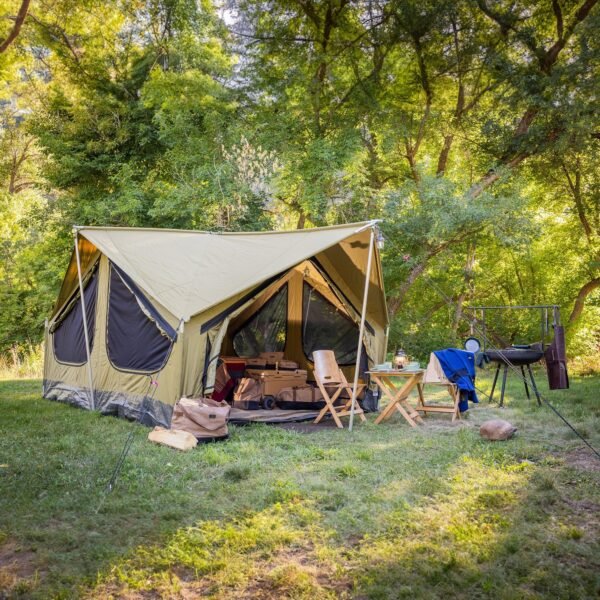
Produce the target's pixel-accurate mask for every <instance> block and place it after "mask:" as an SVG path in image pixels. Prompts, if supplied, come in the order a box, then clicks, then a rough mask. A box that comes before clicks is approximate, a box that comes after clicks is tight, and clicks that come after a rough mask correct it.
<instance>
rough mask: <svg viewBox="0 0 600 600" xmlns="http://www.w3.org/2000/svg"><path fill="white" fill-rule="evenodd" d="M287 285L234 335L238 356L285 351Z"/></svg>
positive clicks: (234, 345)
mask: <svg viewBox="0 0 600 600" xmlns="http://www.w3.org/2000/svg"><path fill="white" fill-rule="evenodd" d="M287 300H288V294H287V285H284V286H283V287H282V288H281V289H280V290H279V291H278V292H277V293H276V294H274V295H273V296H272V297H271V298H270V299H269V300H268V302H267V303H266V304H265V305H264V306H263V307H262V308H261V309H260V310H259V311H258V312H257V313H256V314H254V315H253V316H252V317H251V318H250V319H248V321H246V323H244V325H243V326H242V327H241V328H240V329H239V330H238V331H237V332H236V334H235V335H234V336H233V348H234V350H235V353H236V354H237V355H238V356H258V355H259V354H260V353H261V352H283V350H284V349H285V338H286V327H287Z"/></svg>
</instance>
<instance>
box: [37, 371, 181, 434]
mask: <svg viewBox="0 0 600 600" xmlns="http://www.w3.org/2000/svg"><path fill="white" fill-rule="evenodd" d="M43 396H44V398H46V399H47V400H55V401H57V402H63V403H65V404H71V405H72V406H77V407H79V408H85V409H86V410H90V408H91V407H90V395H89V390H88V388H80V387H75V386H71V385H68V384H66V383H64V382H61V381H51V380H49V379H44V388H43ZM94 401H95V405H96V410H97V411H99V412H100V413H102V414H103V415H115V416H118V417H125V418H126V419H133V420H135V421H139V422H140V423H142V424H143V425H149V426H151V427H153V426H156V425H160V426H161V427H167V428H168V427H170V424H171V415H172V413H173V407H172V406H169V405H167V404H164V403H162V402H158V401H157V400H154V399H153V398H151V397H150V396H134V395H131V394H125V393H123V392H106V391H100V390H95V391H94Z"/></svg>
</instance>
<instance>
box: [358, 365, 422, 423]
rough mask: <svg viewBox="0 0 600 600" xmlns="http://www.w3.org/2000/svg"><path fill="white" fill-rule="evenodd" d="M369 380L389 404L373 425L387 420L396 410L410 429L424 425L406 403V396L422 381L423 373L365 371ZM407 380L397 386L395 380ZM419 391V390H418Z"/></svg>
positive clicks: (416, 371) (420, 371)
mask: <svg viewBox="0 0 600 600" xmlns="http://www.w3.org/2000/svg"><path fill="white" fill-rule="evenodd" d="M367 372H368V374H369V375H370V376H371V379H372V380H373V381H374V382H375V383H376V384H377V385H378V386H379V388H380V389H381V393H382V395H383V397H385V398H387V399H388V401H389V403H388V405H387V406H386V407H385V408H384V409H383V411H382V412H381V414H380V415H379V416H378V417H377V418H376V419H375V423H376V424H377V423H381V422H382V421H384V420H385V419H389V418H390V417H391V416H392V415H393V414H394V411H395V410H397V411H398V412H399V413H400V414H401V415H402V416H403V417H404V418H405V419H406V420H407V421H408V423H409V424H410V425H411V426H412V427H416V426H417V423H420V424H421V425H423V424H424V422H423V419H422V418H421V415H419V413H418V412H417V411H416V410H415V409H414V408H413V407H412V406H411V405H410V404H409V403H408V402H407V398H408V395H409V394H410V392H411V391H412V390H413V389H414V388H415V387H416V386H419V385H420V383H421V380H422V379H423V373H424V371H423V370H422V369H419V370H414V371H412V370H410V371H408V370H400V371H398V370H390V371H367ZM398 378H401V379H405V380H407V381H406V382H405V383H404V384H403V385H401V386H400V385H397V384H396V383H395V381H394V380H395V379H398ZM419 391H420V390H419Z"/></svg>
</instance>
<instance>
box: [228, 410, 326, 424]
mask: <svg viewBox="0 0 600 600" xmlns="http://www.w3.org/2000/svg"><path fill="white" fill-rule="evenodd" d="M319 412H320V411H318V410H282V409H280V408H275V409H273V410H242V409H240V408H232V409H231V412H230V413H229V422H230V423H232V424H233V425H247V424H248V423H297V422H299V421H314V420H315V419H316V418H317V415H318V414H319Z"/></svg>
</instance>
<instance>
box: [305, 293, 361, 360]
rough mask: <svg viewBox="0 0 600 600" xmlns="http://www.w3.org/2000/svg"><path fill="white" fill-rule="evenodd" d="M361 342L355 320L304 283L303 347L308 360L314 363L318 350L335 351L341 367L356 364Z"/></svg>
mask: <svg viewBox="0 0 600 600" xmlns="http://www.w3.org/2000/svg"><path fill="white" fill-rule="evenodd" d="M357 342H358V326H357V325H356V324H355V323H354V321H352V320H351V319H349V318H348V317H347V316H346V315H345V314H343V313H341V312H340V311H339V310H338V309H337V308H336V307H335V306H333V304H331V303H330V302H328V301H327V300H326V299H325V298H324V297H323V296H321V294H319V292H317V291H316V290H315V289H313V288H312V287H311V286H310V285H308V284H307V283H304V292H303V298H302V347H303V349H304V354H305V355H306V357H307V358H308V359H309V360H311V361H312V359H313V357H312V353H313V352H314V351H315V350H333V351H334V352H335V358H336V360H337V363H338V365H352V364H354V363H355V361H356V344H357ZM363 354H364V353H363Z"/></svg>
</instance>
